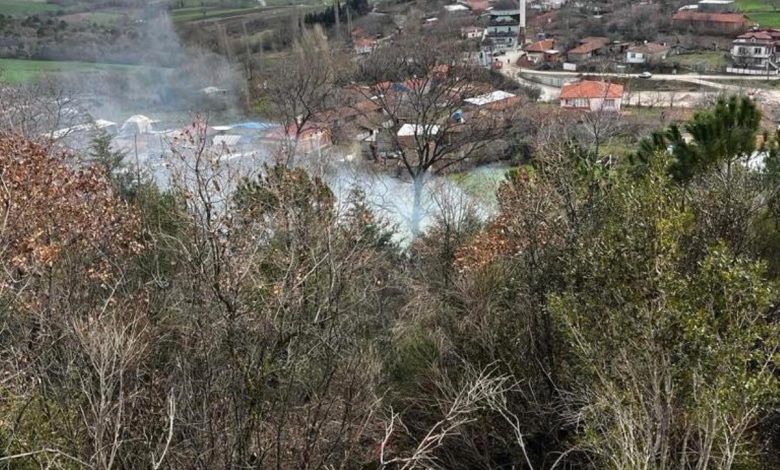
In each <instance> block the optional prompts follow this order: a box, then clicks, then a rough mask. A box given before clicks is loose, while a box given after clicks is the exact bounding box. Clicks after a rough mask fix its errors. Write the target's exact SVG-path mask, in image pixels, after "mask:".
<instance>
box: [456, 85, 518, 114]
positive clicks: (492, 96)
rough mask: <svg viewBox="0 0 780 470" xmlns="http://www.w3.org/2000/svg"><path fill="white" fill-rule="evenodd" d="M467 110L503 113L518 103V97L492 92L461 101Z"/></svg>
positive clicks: (501, 92)
mask: <svg viewBox="0 0 780 470" xmlns="http://www.w3.org/2000/svg"><path fill="white" fill-rule="evenodd" d="M463 102H464V103H465V105H466V107H467V108H474V109H479V110H490V111H503V110H505V109H509V108H513V107H515V106H517V105H518V104H519V103H520V97H519V96H517V95H515V94H513V93H509V92H506V91H501V90H497V91H493V92H490V93H486V94H484V95H479V96H475V97H473V98H466V99H465V100H463Z"/></svg>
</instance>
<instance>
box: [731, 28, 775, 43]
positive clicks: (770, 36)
mask: <svg viewBox="0 0 780 470" xmlns="http://www.w3.org/2000/svg"><path fill="white" fill-rule="evenodd" d="M737 39H738V40H739V39H742V40H746V39H758V40H762V41H772V40H775V41H776V40H778V39H780V30H777V29H759V30H755V31H748V32H747V33H745V34H740V35H739V36H737Z"/></svg>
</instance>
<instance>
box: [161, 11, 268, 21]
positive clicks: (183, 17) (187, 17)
mask: <svg viewBox="0 0 780 470" xmlns="http://www.w3.org/2000/svg"><path fill="white" fill-rule="evenodd" d="M255 11H258V12H259V11H262V7H252V8H227V9H221V8H204V7H191V8H179V9H177V10H172V11H171V18H172V19H173V21H174V22H183V21H196V20H205V19H209V18H224V17H229V16H239V15H245V14H247V13H252V12H255Z"/></svg>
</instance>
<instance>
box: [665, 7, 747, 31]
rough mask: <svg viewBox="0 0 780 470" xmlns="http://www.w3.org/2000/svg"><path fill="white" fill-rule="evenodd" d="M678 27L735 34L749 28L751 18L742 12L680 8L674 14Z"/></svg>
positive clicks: (674, 24)
mask: <svg viewBox="0 0 780 470" xmlns="http://www.w3.org/2000/svg"><path fill="white" fill-rule="evenodd" d="M672 25H673V26H674V27H675V28H677V29H695V30H697V31H701V32H709V33H715V34H734V33H739V32H742V31H744V30H746V29H747V28H748V26H749V25H750V20H749V19H748V18H747V17H746V16H745V15H743V14H742V13H709V12H704V11H697V10H680V11H678V12H677V13H675V14H674V15H673V16H672Z"/></svg>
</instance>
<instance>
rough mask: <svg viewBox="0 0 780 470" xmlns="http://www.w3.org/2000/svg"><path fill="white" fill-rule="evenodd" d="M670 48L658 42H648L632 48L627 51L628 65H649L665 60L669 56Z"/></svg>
mask: <svg viewBox="0 0 780 470" xmlns="http://www.w3.org/2000/svg"><path fill="white" fill-rule="evenodd" d="M670 50H671V49H670V47H669V46H667V45H666V44H660V43H657V42H646V43H644V44H640V45H637V46H631V47H629V48H628V50H627V51H626V63H627V64H648V63H655V62H660V61H662V60H665V59H666V57H667V56H668V55H669V51H670Z"/></svg>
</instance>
